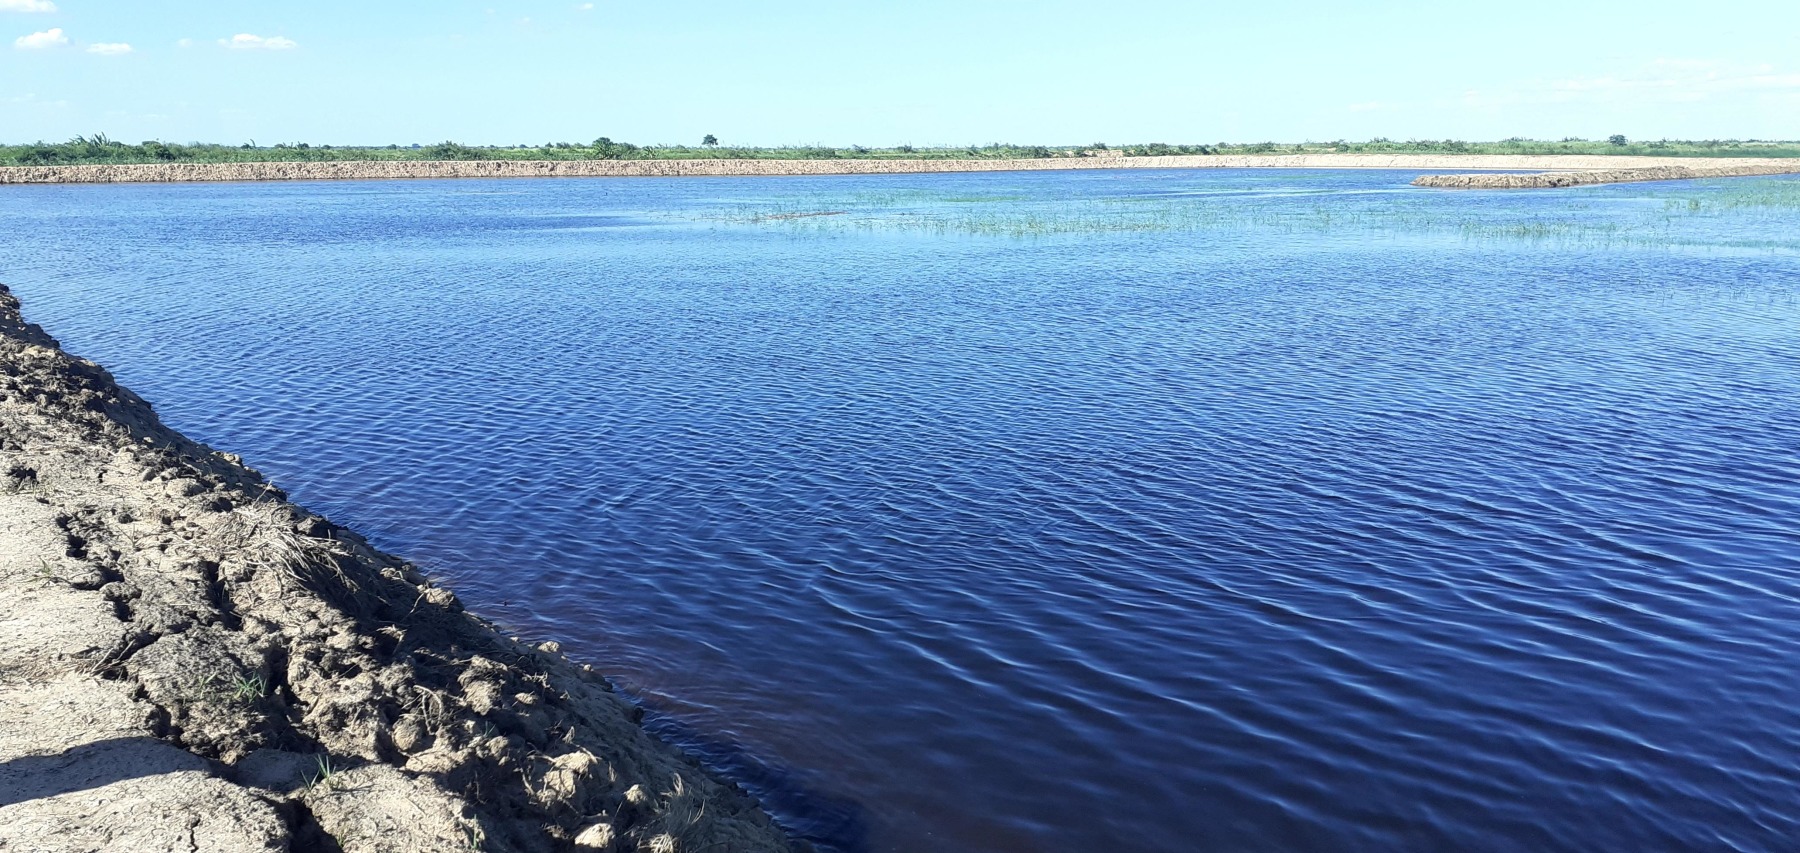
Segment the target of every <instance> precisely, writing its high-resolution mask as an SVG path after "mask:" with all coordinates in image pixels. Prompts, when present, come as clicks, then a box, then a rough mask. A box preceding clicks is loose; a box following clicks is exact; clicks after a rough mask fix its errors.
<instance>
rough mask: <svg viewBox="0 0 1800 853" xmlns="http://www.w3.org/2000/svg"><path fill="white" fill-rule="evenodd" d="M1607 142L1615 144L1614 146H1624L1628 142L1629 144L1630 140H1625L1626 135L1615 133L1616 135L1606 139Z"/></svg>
mask: <svg viewBox="0 0 1800 853" xmlns="http://www.w3.org/2000/svg"><path fill="white" fill-rule="evenodd" d="M1606 141H1607V142H1609V143H1612V144H1613V145H1618V146H1623V145H1625V143H1626V142H1628V141H1629V140H1627V139H1626V138H1625V134H1623V133H1615V134H1613V135H1611V136H1608V137H1607V138H1606Z"/></svg>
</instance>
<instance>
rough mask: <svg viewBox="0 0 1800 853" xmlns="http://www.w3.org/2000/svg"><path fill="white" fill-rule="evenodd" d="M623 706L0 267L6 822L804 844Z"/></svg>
mask: <svg viewBox="0 0 1800 853" xmlns="http://www.w3.org/2000/svg"><path fill="white" fill-rule="evenodd" d="M640 716H641V714H640V712H639V710H638V708H637V707H636V706H634V705H633V704H632V703H631V702H629V701H627V700H626V699H625V698H623V697H621V696H620V695H618V694H617V693H615V692H614V691H613V690H612V688H611V686H610V685H609V684H608V682H607V681H606V680H605V679H604V678H603V677H601V676H600V675H599V674H597V673H596V672H594V671H593V670H591V669H590V668H588V667H586V666H581V665H578V664H575V663H572V662H570V661H569V660H568V659H566V658H565V657H564V656H563V655H562V654H561V653H560V651H559V650H558V648H557V647H556V646H555V645H554V644H552V643H546V644H544V645H542V646H538V647H529V646H526V645H523V644H521V643H519V642H516V641H514V640H511V639H508V638H507V637H505V636H503V635H502V634H500V633H499V632H497V631H496V630H495V629H494V628H493V627H492V626H491V625H489V624H488V623H485V622H483V621H482V620H481V619H479V618H477V617H475V616H473V615H471V614H469V613H467V612H465V611H464V610H463V608H462V606H461V605H460V604H459V602H458V601H457V599H456V596H455V595H453V594H452V593H451V592H450V591H448V590H446V589H444V588H442V587H440V586H437V585H435V584H434V583H433V582H432V581H431V580H429V579H428V578H426V577H424V576H422V575H421V574H420V573H419V572H418V571H417V570H416V569H415V568H414V567H413V566H412V565H410V564H408V563H407V562H405V561H404V560H401V559H399V558H396V557H393V556H390V555H387V554H384V553H381V552H379V551H376V550H374V549H373V548H371V547H370V546H369V545H368V544H367V543H366V542H365V541H364V540H363V539H361V538H360V537H358V536H357V535H356V534H354V533H352V532H350V531H348V530H345V529H343V528H341V527H338V526H336V525H334V524H332V523H331V522H330V521H327V520H326V519H324V518H321V517H319V516H318V515H315V514H313V513H311V512H308V511H307V510H305V509H303V508H301V507H298V506H295V505H294V504H292V503H289V502H288V501H287V500H286V499H285V496H284V495H283V494H282V493H281V492H280V491H279V490H277V489H275V488H273V487H271V486H270V485H268V484H267V483H265V482H264V481H263V479H262V477H261V476H260V475H259V474H257V472H255V471H254V470H252V469H250V468H248V467H246V466H245V465H244V464H243V462H242V461H241V460H240V459H238V458H237V457H235V456H232V455H229V454H223V453H217V452H214V451H212V450H211V449H209V448H207V447H205V446H202V445H200V444H197V443H195V442H193V441H190V440H189V439H187V438H185V437H183V436H182V435H180V434H178V433H176V432H174V431H172V430H170V429H168V428H167V427H165V426H164V425H163V424H162V423H161V422H160V421H159V420H158V419H157V417H156V415H155V414H154V413H153V412H152V410H151V407H150V405H149V404H148V403H146V402H145V401H143V400H142V399H140V398H138V397H137V396H136V395H134V394H132V393H131V392H130V391H128V390H126V389H124V388H121V387H119V385H118V384H116V383H115V382H114V381H113V379H112V377H111V376H110V375H109V374H108V373H107V372H106V371H105V370H103V369H101V368H100V367H99V366H97V365H95V364H94V363H92V362H89V361H86V360H83V359H80V358H76V357H73V356H71V355H69V354H67V353H65V352H63V351H62V350H61V349H60V348H59V347H58V345H57V343H56V341H55V340H53V339H52V338H50V337H49V336H48V335H46V334H45V333H44V332H43V331H42V330H41V329H39V328H38V327H36V326H34V325H29V324H26V323H25V322H24V321H23V320H22V319H21V318H20V315H19V305H18V301H17V300H16V299H15V298H13V297H12V295H11V294H10V292H8V291H7V289H6V288H5V287H4V286H0V850H3V851H89V850H117V851H132V853H137V852H138V851H150V853H157V851H284V850H326V851H331V850H342V851H353V852H355V853H360V851H427V850H429V851H441V850H465V851H470V850H487V851H533V853H535V851H566V850H589V851H617V852H618V853H623V852H624V851H654V853H681V851H694V853H700V851H715V852H716V851H789V850H796V849H801V848H802V847H803V845H802V844H799V843H796V842H792V841H790V840H789V839H788V838H787V837H786V836H785V834H784V833H783V832H782V831H781V830H779V829H778V828H777V827H776V826H775V825H774V824H773V823H772V822H771V821H770V819H769V818H768V816H767V815H766V814H765V813H764V812H763V811H762V810H761V809H760V808H759V807H758V805H757V804H756V803H755V802H754V801H752V800H751V799H750V798H749V797H748V796H747V795H745V794H743V793H742V792H741V791H739V790H737V789H736V788H735V787H733V786H730V785H728V784H726V783H722V782H721V781H719V780H717V779H715V778H713V777H712V776H710V775H709V774H708V773H706V772H705V771H704V770H702V769H701V768H700V767H699V766H698V765H697V764H696V763H695V762H693V761H692V760H690V759H689V758H688V757H687V756H685V755H683V754H682V753H680V752H678V751H677V750H675V749H674V748H672V747H670V746H668V745H666V744H664V743H662V742H660V741H657V740H655V739H654V738H652V737H651V736H649V735H648V734H647V733H646V732H645V731H644V730H643V729H642V728H641V727H640V726H639V724H638V720H639V717H640Z"/></svg>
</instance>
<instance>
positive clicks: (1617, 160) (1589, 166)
mask: <svg viewBox="0 0 1800 853" xmlns="http://www.w3.org/2000/svg"><path fill="white" fill-rule="evenodd" d="M1777 167H1780V168H1781V169H1785V170H1788V171H1800V160H1785V161H1783V160H1751V159H1733V160H1709V161H1706V164H1705V165H1704V166H1699V167H1696V166H1694V165H1693V161H1692V160H1681V159H1677V158H1669V157H1598V156H1577V155H1542V156H1526V155H1504V154H1467V155H1437V154H1285V155H1268V156H1182V157H1079V158H1048V159H1034V160H442V161H427V160H411V161H362V162H332V163H157V164H144V165H128V166H8V167H0V184H69V183H82V184H97V183H98V184H104V183H181V182H196V181H324V180H378V179H404V178H609V177H611V178H624V177H684V176H686V177H700V176H715V177H720V176H725V177H729V176H780V175H884V174H923V173H934V172H1020V171H1055V170H1065V169H1409V170H1420V169H1497V170H1512V171H1523V170H1548V169H1561V170H1609V171H1611V170H1621V169H1634V170H1635V169H1653V168H1671V169H1674V168H1703V169H1709V170H1711V169H1729V168H1771V169H1773V168H1777ZM1776 173H1777V172H1772V171H1771V172H1745V173H1743V174H1776ZM1435 177H1444V178H1445V179H1453V178H1461V177H1465V176H1461V175H1451V176H1434V178H1435ZM1525 177H1533V176H1525ZM1642 180H1666V179H1657V178H1645V179H1642ZM1424 186H1449V184H1443V185H1440V184H1424ZM1458 186H1460V185H1458ZM1521 186H1524V185H1521ZM1545 186H1564V185H1561V184H1557V185H1550V184H1546V185H1545Z"/></svg>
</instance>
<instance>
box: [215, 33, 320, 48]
mask: <svg viewBox="0 0 1800 853" xmlns="http://www.w3.org/2000/svg"><path fill="white" fill-rule="evenodd" d="M219 44H222V45H224V46H226V47H229V48H231V49H232V50H293V49H294V48H296V47H299V46H300V44H299V43H298V42H296V41H294V40H293V39H289V38H282V37H281V36H270V37H268V38H263V37H262V36H253V35H251V34H249V33H238V34H237V35H235V36H232V37H231V38H228V39H219Z"/></svg>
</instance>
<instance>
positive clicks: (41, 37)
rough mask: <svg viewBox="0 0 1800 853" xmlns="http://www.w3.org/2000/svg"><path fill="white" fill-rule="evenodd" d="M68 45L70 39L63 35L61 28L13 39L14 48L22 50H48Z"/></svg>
mask: <svg viewBox="0 0 1800 853" xmlns="http://www.w3.org/2000/svg"><path fill="white" fill-rule="evenodd" d="M68 43H69V37H68V36H65V35H63V31H62V28H61V27H52V28H50V29H48V30H45V31H43V32H41V33H32V34H31V35H28V36H19V37H18V38H16V39H13V47H16V48H18V49H20V50H48V49H49V48H53V47H62V46H63V45H65V44H68Z"/></svg>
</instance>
